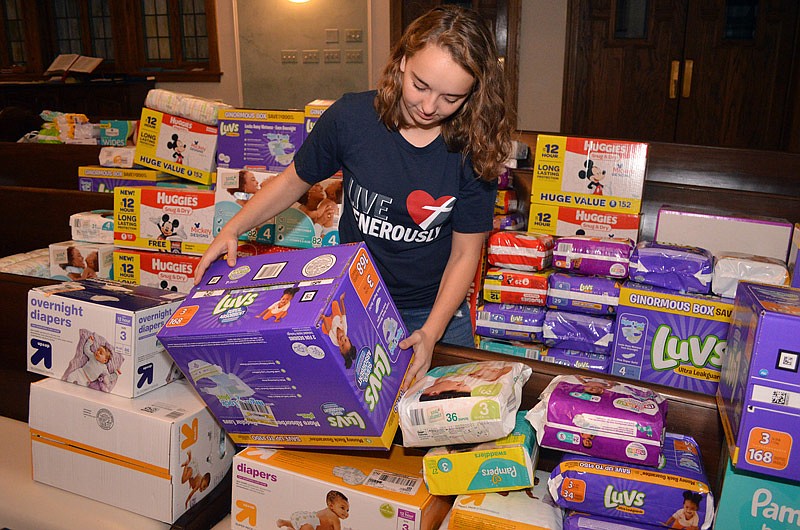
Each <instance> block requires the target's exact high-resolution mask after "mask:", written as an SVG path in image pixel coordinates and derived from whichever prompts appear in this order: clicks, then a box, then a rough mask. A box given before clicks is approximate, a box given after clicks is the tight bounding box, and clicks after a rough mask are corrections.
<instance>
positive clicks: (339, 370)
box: [158, 243, 412, 450]
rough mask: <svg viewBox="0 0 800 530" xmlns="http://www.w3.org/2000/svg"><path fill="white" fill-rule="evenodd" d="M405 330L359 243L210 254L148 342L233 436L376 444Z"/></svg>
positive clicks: (387, 425) (388, 422) (393, 395)
mask: <svg viewBox="0 0 800 530" xmlns="http://www.w3.org/2000/svg"><path fill="white" fill-rule="evenodd" d="M406 336H407V331H406V329H405V327H404V325H403V322H402V320H401V318H400V316H399V313H398V312H397V309H396V307H395V305H394V303H393V301H392V299H391V296H390V295H389V292H388V290H387V289H386V286H385V284H384V283H383V281H382V280H381V278H380V275H379V273H378V271H377V269H376V267H375V262H374V260H373V259H372V257H371V256H370V254H369V252H368V250H367V247H366V246H365V245H364V244H363V243H360V244H349V245H339V246H336V247H330V248H320V249H304V250H296V251H292V252H279V253H272V254H259V255H256V256H249V257H242V258H239V260H238V261H237V263H236V266H235V267H233V268H232V267H230V266H229V265H228V264H227V263H226V262H225V261H216V262H214V263H213V264H212V265H211V266H210V267H209V269H208V270H207V271H206V273H205V274H204V275H203V278H202V280H201V282H200V284H199V285H197V286H196V287H195V289H193V290H192V292H191V293H190V294H189V296H188V297H187V298H186V300H185V301H184V303H183V304H181V306H180V307H179V308H178V309H177V310H176V311H175V314H174V315H173V316H172V318H170V319H169V321H168V322H167V323H166V324H165V325H164V327H163V328H162V329H161V331H160V332H159V335H158V338H159V340H160V341H161V342H162V343H163V344H164V346H165V347H166V348H167V351H169V354H170V355H171V356H172V357H173V359H175V362H176V363H177V364H178V366H179V367H180V368H181V370H182V371H183V373H184V374H185V375H186V376H187V378H188V379H189V381H190V382H192V383H193V384H194V386H195V388H196V389H197V391H198V393H199V394H200V396H201V397H202V398H203V399H204V400H205V401H206V403H207V404H208V406H209V408H210V409H211V412H212V413H213V414H214V416H215V417H216V418H217V420H218V421H219V422H220V424H221V425H222V426H223V428H224V429H225V430H226V431H227V432H228V433H229V434H230V436H231V438H232V439H233V441H234V442H235V443H240V444H250V445H272V446H302V447H316V448H324V447H341V448H349V449H383V450H386V449H388V448H389V446H390V444H391V442H392V439H393V437H394V434H395V432H396V430H397V414H396V411H395V404H396V402H397V399H398V395H399V392H400V384H401V382H402V381H403V378H404V376H405V374H406V371H407V369H408V365H409V362H410V360H411V355H412V352H411V351H410V350H403V349H401V348H400V346H399V343H400V341H401V340H402V339H403V338H404V337H406Z"/></svg>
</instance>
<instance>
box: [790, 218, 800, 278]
mask: <svg viewBox="0 0 800 530" xmlns="http://www.w3.org/2000/svg"><path fill="white" fill-rule="evenodd" d="M798 254H800V223H795V225H794V231H793V232H792V245H791V247H790V248H789V263H788V265H789V274H791V276H792V277H791V286H792V287H800V259H798Z"/></svg>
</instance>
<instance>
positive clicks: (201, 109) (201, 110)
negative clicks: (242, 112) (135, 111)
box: [144, 88, 232, 125]
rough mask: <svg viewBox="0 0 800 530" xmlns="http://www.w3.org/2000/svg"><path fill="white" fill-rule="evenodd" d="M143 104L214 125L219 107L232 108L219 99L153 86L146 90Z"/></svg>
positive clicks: (160, 110)
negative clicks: (214, 99)
mask: <svg viewBox="0 0 800 530" xmlns="http://www.w3.org/2000/svg"><path fill="white" fill-rule="evenodd" d="M144 106H145V107H147V108H149V109H153V110H157V111H159V112H165V113H167V114H172V115H174V116H181V117H182V118H187V119H190V120H193V121H196V122H199V123H202V124H205V125H216V124H217V122H218V120H217V112H218V111H219V110H220V109H228V108H232V107H231V105H228V104H226V103H222V102H220V101H213V100H210V99H205V98H200V97H197V96H192V95H190V94H183V93H181V92H172V91H171V90H164V89H161V88H154V89H152V90H149V91H148V92H147V97H146V98H145V100H144Z"/></svg>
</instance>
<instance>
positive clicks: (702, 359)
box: [611, 281, 733, 396]
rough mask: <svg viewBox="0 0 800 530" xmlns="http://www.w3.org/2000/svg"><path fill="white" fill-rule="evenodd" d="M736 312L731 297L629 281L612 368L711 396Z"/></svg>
mask: <svg viewBox="0 0 800 530" xmlns="http://www.w3.org/2000/svg"><path fill="white" fill-rule="evenodd" d="M732 312H733V300H730V299H727V298H719V297H716V296H707V295H700V294H681V293H678V292H677V291H670V290H666V289H662V288H659V287H654V286H652V285H645V284H640V283H636V282H632V281H627V282H625V283H624V284H623V285H622V288H621V289H620V295H619V306H618V308H617V318H616V329H615V331H614V346H613V354H612V355H613V360H612V366H611V373H612V374H614V375H619V376H623V377H629V378H632V379H639V380H641V381H650V382H653V383H658V384H661V385H666V386H671V387H674V388H684V389H686V390H691V391H693V392H700V393H702V394H709V395H712V396H713V395H714V394H715V393H716V391H717V385H718V383H719V377H720V375H719V373H720V369H721V368H722V364H723V360H724V357H725V346H726V343H727V337H728V328H729V327H730V322H731V313H732Z"/></svg>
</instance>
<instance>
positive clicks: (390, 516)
mask: <svg viewBox="0 0 800 530" xmlns="http://www.w3.org/2000/svg"><path fill="white" fill-rule="evenodd" d="M421 469H422V457H421V456H420V455H418V454H415V453H413V452H409V453H406V450H404V449H403V447H401V446H398V445H395V446H392V447H391V450H390V451H389V452H388V453H386V454H382V455H375V454H374V453H373V454H371V455H367V454H358V455H353V454H342V453H336V454H333V453H324V452H310V451H309V452H303V451H290V450H285V449H282V450H275V449H265V448H259V447H247V448H245V449H244V450H243V451H241V452H240V453H239V454H237V455H236V456H235V457H234V459H233V494H232V506H231V522H232V524H233V528H234V529H247V530H257V529H258V530H260V529H270V530H272V529H274V528H289V523H291V524H292V525H293V526H292V527H293V528H296V529H299V528H301V527H302V526H301V524H302V523H303V522H305V523H307V524H311V525H312V526H313V527H314V528H339V526H341V528H359V529H369V530H398V529H404V530H436V529H437V528H438V527H439V523H440V522H441V521H442V519H443V518H444V516H445V514H446V513H447V509H448V508H449V507H450V503H449V499H448V498H447V497H437V496H435V495H431V494H430V493H428V490H427V489H426V488H425V483H424V482H423V479H422V475H421ZM329 507H330V508H332V509H333V511H334V512H335V513H338V514H339V515H340V516H341V518H339V519H337V518H336V516H334V514H332V513H330V510H329ZM317 518H321V520H318V519H317ZM326 518H333V519H334V521H333V522H331V524H330V525H328V526H324V523H326V522H327V521H326V520H325V519H326ZM310 521H312V522H310ZM282 523H283V524H282ZM319 523H323V524H322V525H321V524H319ZM302 528H305V527H302Z"/></svg>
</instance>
